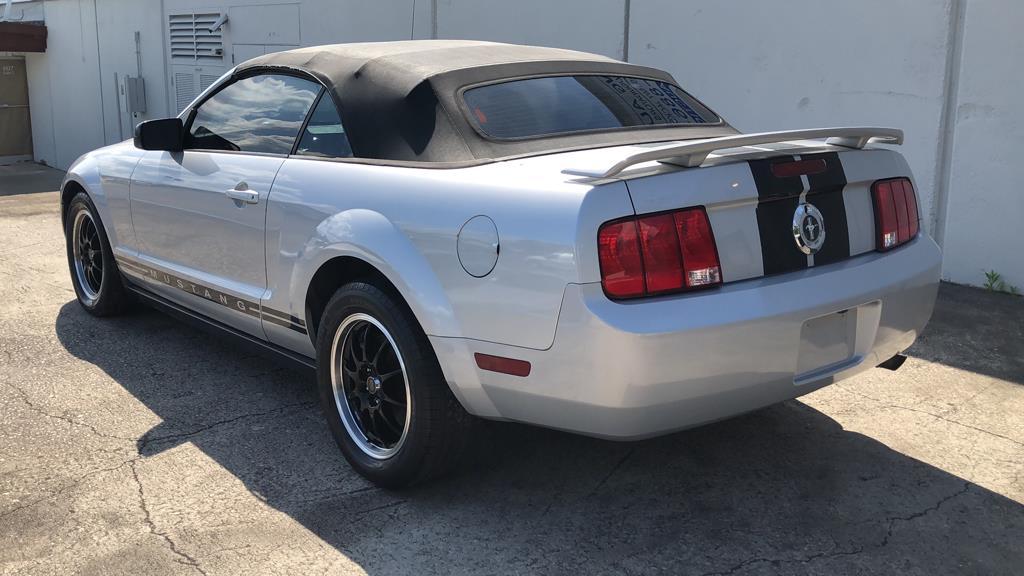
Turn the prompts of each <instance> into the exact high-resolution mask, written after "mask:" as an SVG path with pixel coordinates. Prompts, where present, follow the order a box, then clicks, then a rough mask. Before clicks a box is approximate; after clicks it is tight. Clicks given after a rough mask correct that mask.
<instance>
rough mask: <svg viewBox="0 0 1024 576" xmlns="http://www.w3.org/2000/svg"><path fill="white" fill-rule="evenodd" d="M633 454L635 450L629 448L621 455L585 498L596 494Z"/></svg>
mask: <svg viewBox="0 0 1024 576" xmlns="http://www.w3.org/2000/svg"><path fill="white" fill-rule="evenodd" d="M634 452H636V448H630V449H629V450H628V451H627V452H626V453H625V454H623V455H622V457H621V458H619V460H618V461H617V462H616V463H615V465H614V466H612V469H611V470H609V471H608V473H607V474H605V475H604V478H601V481H600V482H598V483H597V485H596V486H594V487H593V488H592V489H591V490H590V493H589V494H587V497H588V498H589V497H590V496H593V495H594V494H597V491H598V490H600V489H601V488H602V487H604V485H605V484H607V483H608V480H610V479H611V477H612V476H614V475H615V473H616V472H618V471H619V469H620V468H622V465H623V464H625V463H626V460H629V457H630V456H632V455H633V453H634Z"/></svg>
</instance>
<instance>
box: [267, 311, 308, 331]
mask: <svg viewBox="0 0 1024 576" xmlns="http://www.w3.org/2000/svg"><path fill="white" fill-rule="evenodd" d="M263 319H264V320H266V321H267V322H270V323H271V324H277V325H278V326H284V327H285V328H291V329H292V330H294V331H296V332H298V333H300V334H305V333H306V329H305V328H304V327H302V326H299V325H298V324H294V323H292V322H290V321H288V320H284V319H282V318H278V317H277V316H273V315H271V314H264V315H263Z"/></svg>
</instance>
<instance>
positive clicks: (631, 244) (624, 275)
mask: <svg viewBox="0 0 1024 576" xmlns="http://www.w3.org/2000/svg"><path fill="white" fill-rule="evenodd" d="M598 257H599V260H600V264H601V283H602V284H603V285H604V290H605V292H606V293H607V294H608V295H609V296H611V297H613V298H635V297H637V296H646V295H654V294H664V293H668V292H678V291H681V290H685V289H688V288H698V287H701V286H711V285H715V284H720V283H721V282H722V272H721V267H720V265H719V262H718V250H717V249H716V248H715V237H714V234H712V232H711V225H710V224H709V223H708V216H707V213H706V212H705V211H704V208H703V207H697V208H689V209H686V210H680V211H677V212H671V213H664V214H655V215H651V216H640V217H636V218H630V219H628V220H618V221H615V222H609V223H607V224H605V225H604V226H602V227H601V230H600V231H599V232H598Z"/></svg>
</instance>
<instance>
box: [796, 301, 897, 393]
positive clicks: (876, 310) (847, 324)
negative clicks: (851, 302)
mask: <svg viewBox="0 0 1024 576" xmlns="http://www.w3.org/2000/svg"><path fill="white" fill-rule="evenodd" d="M880 312H881V302H877V301H876V302H870V303H867V304H863V305H861V306H855V307H853V308H849V309H846V310H841V311H838V312H833V313H831V314H826V315H824V316H818V317H816V318H811V319H810V320H807V321H805V322H804V324H803V326H802V327H801V329H800V350H799V352H798V354H797V361H796V370H795V373H796V376H795V377H794V382H795V383H796V384H803V383H806V382H810V381H813V380H819V379H821V378H824V377H826V376H830V375H832V374H834V373H836V372H838V371H840V370H843V369H845V368H848V367H850V366H853V365H856V364H857V363H859V362H860V361H861V360H862V359H863V358H864V355H865V354H866V353H867V352H868V351H870V349H871V345H872V344H873V343H874V339H875V332H876V331H877V330H878V320H879V317H880V315H881V314H880Z"/></svg>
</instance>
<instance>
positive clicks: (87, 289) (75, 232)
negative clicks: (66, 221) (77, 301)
mask: <svg viewBox="0 0 1024 576" xmlns="http://www.w3.org/2000/svg"><path fill="white" fill-rule="evenodd" d="M87 223H88V224H91V225H92V227H93V230H94V231H95V234H96V235H97V240H98V234H99V229H98V228H97V226H96V221H95V220H93V218H92V214H90V213H89V211H88V210H80V211H79V212H78V213H77V214H75V220H74V222H73V223H72V226H71V250H72V260H73V261H74V267H75V283H76V284H78V288H79V291H80V293H81V297H82V301H83V302H84V303H85V304H86V305H88V306H92V305H94V304H95V303H96V301H97V300H99V298H100V289H99V288H93V287H92V284H91V283H90V281H89V278H88V275H87V273H86V265H85V260H86V259H87V258H89V259H91V258H92V256H90V255H88V254H87V253H86V251H87V248H86V247H85V246H83V245H82V228H83V227H84V226H85V225H86V224H87ZM102 250H103V247H102V246H99V247H97V248H94V249H93V251H94V252H99V257H100V258H102V257H103V253H102ZM102 281H103V277H102V271H101V276H100V282H101V283H102Z"/></svg>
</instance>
